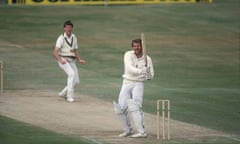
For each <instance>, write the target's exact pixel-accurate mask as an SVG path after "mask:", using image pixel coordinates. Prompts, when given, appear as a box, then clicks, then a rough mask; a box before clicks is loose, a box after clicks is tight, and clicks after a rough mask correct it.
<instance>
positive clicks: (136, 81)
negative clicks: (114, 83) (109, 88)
mask: <svg viewBox="0 0 240 144" xmlns="http://www.w3.org/2000/svg"><path fill="white" fill-rule="evenodd" d="M143 42H144V39H143V37H142V38H141V39H134V40H132V50H130V51H127V52H125V54H124V74H123V76H122V77H123V82H122V87H121V90H120V93H119V97H118V103H116V102H115V101H114V102H113V105H114V111H115V113H116V114H117V115H118V117H119V120H120V122H121V124H122V126H123V133H121V134H120V135H119V137H127V136H130V135H131V137H133V138H139V137H147V133H146V131H145V128H144V114H143V111H142V103H143V95H144V81H145V80H147V79H148V80H149V79H152V78H153V76H154V69H153V64H152V59H151V58H150V57H149V56H147V55H146V49H145V50H144V48H145V46H144V44H143ZM144 52H145V53H144ZM130 115H131V117H132V119H133V122H134V125H135V127H136V130H137V132H136V133H135V134H134V131H133V129H132V126H131V123H130V117H129V116H130Z"/></svg>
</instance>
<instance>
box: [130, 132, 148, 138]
mask: <svg viewBox="0 0 240 144" xmlns="http://www.w3.org/2000/svg"><path fill="white" fill-rule="evenodd" d="M131 137H132V138H145V137H147V134H146V133H137V134H134V135H132V136H131Z"/></svg>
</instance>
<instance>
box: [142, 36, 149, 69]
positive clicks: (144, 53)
mask: <svg viewBox="0 0 240 144" xmlns="http://www.w3.org/2000/svg"><path fill="white" fill-rule="evenodd" d="M141 41H142V51H143V57H144V62H145V67H147V66H148V64H147V50H146V43H145V42H146V41H145V35H144V33H141Z"/></svg>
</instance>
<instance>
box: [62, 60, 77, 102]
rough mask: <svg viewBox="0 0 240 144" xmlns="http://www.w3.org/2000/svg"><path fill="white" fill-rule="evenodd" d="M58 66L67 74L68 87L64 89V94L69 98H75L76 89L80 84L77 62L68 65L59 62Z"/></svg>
mask: <svg viewBox="0 0 240 144" xmlns="http://www.w3.org/2000/svg"><path fill="white" fill-rule="evenodd" d="M58 65H59V67H60V68H61V69H63V70H64V72H65V73H66V74H67V85H66V86H65V87H64V88H63V90H62V93H66V94H67V98H73V97H74V88H75V86H76V85H77V84H79V83H80V80H79V75H78V69H77V66H76V63H75V61H73V62H67V63H66V64H61V63H59V62H58Z"/></svg>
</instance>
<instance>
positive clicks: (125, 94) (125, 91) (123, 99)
mask: <svg viewBox="0 0 240 144" xmlns="http://www.w3.org/2000/svg"><path fill="white" fill-rule="evenodd" d="M143 93H144V83H143V82H131V81H126V80H123V84H122V88H121V90H120V93H119V97H118V104H119V105H120V108H121V109H122V110H126V109H127V107H128V104H127V101H128V100H129V99H133V100H135V102H136V103H137V104H138V106H139V107H140V108H142V102H143Z"/></svg>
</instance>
